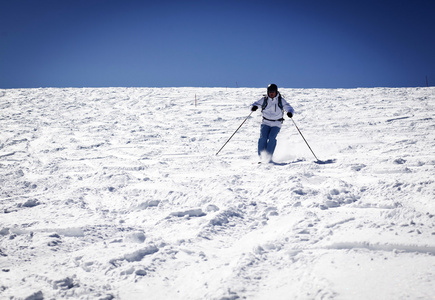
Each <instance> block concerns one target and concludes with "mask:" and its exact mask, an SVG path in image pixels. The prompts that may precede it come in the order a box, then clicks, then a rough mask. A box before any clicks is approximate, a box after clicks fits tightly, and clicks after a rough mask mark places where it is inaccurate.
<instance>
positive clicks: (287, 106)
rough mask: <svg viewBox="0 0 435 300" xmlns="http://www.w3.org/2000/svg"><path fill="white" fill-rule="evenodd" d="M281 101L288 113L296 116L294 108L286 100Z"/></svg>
mask: <svg viewBox="0 0 435 300" xmlns="http://www.w3.org/2000/svg"><path fill="white" fill-rule="evenodd" d="M281 101H282V106H283V109H284V110H285V111H286V112H288V113H291V114H292V115H294V113H295V110H294V109H293V107H292V106H291V105H290V104H289V103H288V102H287V101H286V100H285V99H284V98H281Z"/></svg>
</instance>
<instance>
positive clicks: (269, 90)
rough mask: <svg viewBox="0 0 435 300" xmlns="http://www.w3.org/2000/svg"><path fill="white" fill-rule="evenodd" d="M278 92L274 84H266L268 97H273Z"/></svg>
mask: <svg viewBox="0 0 435 300" xmlns="http://www.w3.org/2000/svg"><path fill="white" fill-rule="evenodd" d="M277 94H278V87H277V85H276V84H274V83H271V84H269V85H268V86H267V95H268V96H269V97H270V98H275V97H276V95H277Z"/></svg>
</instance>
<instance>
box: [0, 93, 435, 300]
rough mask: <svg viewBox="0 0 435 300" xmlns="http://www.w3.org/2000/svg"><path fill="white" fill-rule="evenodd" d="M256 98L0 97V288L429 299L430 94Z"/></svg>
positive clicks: (44, 292)
mask: <svg viewBox="0 0 435 300" xmlns="http://www.w3.org/2000/svg"><path fill="white" fill-rule="evenodd" d="M263 93H264V91H263V89H254V88H238V89H225V88H83V89H76V88H65V89H60V88H44V89H13V90H0V123H1V132H0V168H1V171H0V208H1V209H0V269H1V271H0V298H3V299H29V300H37V299H62V298H68V299H435V298H433V297H434V296H433V295H435V217H434V215H435V202H434V200H435V197H434V195H435V183H434V180H435V179H434V178H435V176H434V175H435V172H434V166H435V156H434V149H435V130H434V129H435V122H434V120H435V109H434V103H435V102H434V101H435V88H397V89H393V88H373V89H349V90H348V89H334V90H330V89H282V90H281V93H282V94H283V95H284V97H286V99H287V100H288V101H289V102H290V103H291V104H292V105H293V107H294V108H295V110H296V114H295V116H294V120H295V122H296V123H297V125H298V127H299V128H300V129H301V131H302V133H303V134H304V136H305V137H306V139H307V141H308V142H309V143H310V146H311V147H312V148H313V151H314V152H315V153H316V155H317V157H319V159H321V160H329V159H332V160H334V161H335V162H334V163H331V164H315V163H313V161H314V158H313V157H312V154H311V152H310V151H309V149H308V148H307V146H306V144H305V143H304V141H303V140H302V138H301V137H300V136H299V135H298V132H297V130H296V129H295V128H294V125H293V124H292V122H291V121H288V120H287V121H285V122H284V125H283V128H282V129H281V133H280V135H279V141H278V146H277V150H276V153H275V158H274V159H275V161H276V162H278V163H277V164H276V165H273V164H260V165H257V163H256V162H257V161H256V160H257V157H256V155H255V153H256V144H257V140H258V135H259V126H260V122H261V118H260V114H259V113H254V114H252V116H251V117H250V118H249V119H248V120H247V122H246V123H245V124H244V125H243V126H242V127H241V129H240V130H239V131H238V133H237V134H236V135H234V137H233V139H232V140H231V141H230V142H229V143H228V144H227V146H226V147H225V148H224V149H223V150H222V151H221V153H220V154H219V155H218V156H216V155H215V154H216V152H217V151H218V150H219V149H220V147H221V146H222V145H223V144H224V143H225V141H226V140H227V139H228V138H229V137H230V135H231V134H232V133H233V132H234V130H235V129H237V127H238V126H239V125H240V123H241V122H243V120H244V119H245V118H246V117H247V115H248V114H249V105H250V104H251V103H252V102H254V101H255V100H256V99H258V98H259V97H261V95H262V94H263ZM195 95H196V97H197V99H198V104H197V106H196V105H195V100H194V99H195Z"/></svg>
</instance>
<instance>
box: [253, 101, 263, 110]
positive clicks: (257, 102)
mask: <svg viewBox="0 0 435 300" xmlns="http://www.w3.org/2000/svg"><path fill="white" fill-rule="evenodd" d="M263 101H264V98H261V99H259V100H258V101H255V102H254V103H252V104H251V110H252V111H254V110H256V109H254V110H253V108H254V106H256V107H257V108H259V107H261V106H263Z"/></svg>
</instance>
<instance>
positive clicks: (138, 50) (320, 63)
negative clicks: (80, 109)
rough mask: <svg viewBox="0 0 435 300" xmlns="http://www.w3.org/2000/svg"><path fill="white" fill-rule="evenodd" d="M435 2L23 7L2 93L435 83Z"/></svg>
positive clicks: (0, 37) (5, 16)
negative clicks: (45, 89) (50, 89)
mask: <svg viewBox="0 0 435 300" xmlns="http://www.w3.org/2000/svg"><path fill="white" fill-rule="evenodd" d="M434 13H435V1H433V0H425V1H421V0H413V1H400V0H398V1H389V0H388V1H382V0H377V1H372V0H366V1H349V0H347V1H334V0H330V1H317V0H312V1H301V0H298V1H292V0H289V1H278V0H271V1H255V0H253V1H238V0H232V1H227V0H219V1H212V0H210V1H209V0H203V1H188V0H186V1H166V0H161V1H152V2H149V1H129V0H120V1H112V0H38V1H35V0H14V1H2V3H1V4H0V88H32V87H109V86H111V87H179V86H192V87H236V86H241V87H265V86H267V84H268V83H271V82H275V83H277V84H278V86H280V87H287V88H355V87H416V86H426V76H427V77H428V81H429V85H435V17H434V15H435V14H434Z"/></svg>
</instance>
